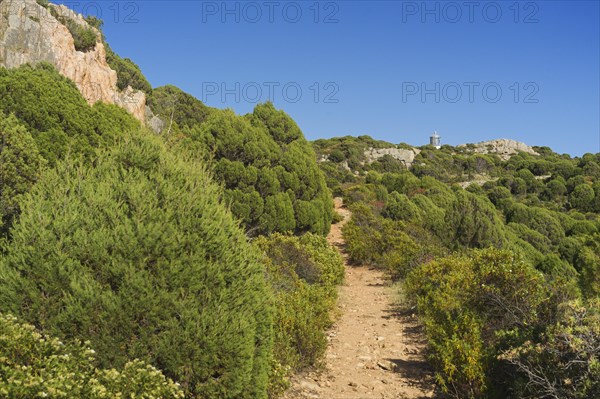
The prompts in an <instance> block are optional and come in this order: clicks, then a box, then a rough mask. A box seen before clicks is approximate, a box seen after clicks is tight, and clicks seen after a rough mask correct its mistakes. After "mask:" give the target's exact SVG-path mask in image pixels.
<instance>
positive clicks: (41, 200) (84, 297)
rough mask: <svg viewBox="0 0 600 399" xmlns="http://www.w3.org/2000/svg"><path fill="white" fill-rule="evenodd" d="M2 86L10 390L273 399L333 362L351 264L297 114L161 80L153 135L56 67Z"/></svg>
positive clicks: (19, 72) (3, 267) (3, 283)
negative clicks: (248, 106)
mask: <svg viewBox="0 0 600 399" xmlns="http://www.w3.org/2000/svg"><path fill="white" fill-rule="evenodd" d="M0 93H1V94H2V96H1V100H0V138H1V140H0V142H1V143H2V146H0V160H1V162H0V218H1V221H2V223H1V224H0V233H1V238H0V314H1V315H2V316H1V318H0V330H2V331H3V332H2V340H3V344H2V350H3V351H5V353H4V352H3V353H0V357H2V358H5V357H6V358H10V359H11V360H10V363H6V364H3V366H2V368H1V369H0V392H4V393H6V394H7V395H9V397H23V398H25V397H32V396H40V395H42V396H44V395H46V394H47V395H48V396H49V397H61V395H63V396H64V395H67V396H77V397H90V398H96V397H97V398H100V397H115V395H118V394H121V395H125V396H128V397H164V398H169V397H172V398H176V397H190V398H211V399H213V398H266V397H269V396H270V397H275V396H278V395H279V394H280V393H281V392H282V391H283V390H284V389H285V388H286V387H287V386H288V383H289V382H288V381H289V378H290V376H291V375H292V374H293V373H295V372H298V371H300V370H302V369H304V368H306V367H310V366H313V365H315V364H316V363H318V362H319V361H320V359H321V357H322V356H323V354H324V350H325V347H326V342H327V341H326V339H325V332H326V329H327V328H329V326H330V325H331V323H332V310H333V307H334V305H335V298H336V296H337V289H336V286H337V285H338V284H339V283H340V282H341V280H342V277H343V266H342V260H341V257H340V256H339V254H338V252H337V251H336V250H335V249H333V248H331V247H330V246H329V245H328V244H327V242H326V240H325V238H324V236H323V234H324V233H326V232H327V231H328V229H329V225H330V223H331V218H332V214H333V210H332V209H331V208H332V201H331V196H330V194H329V191H328V189H327V187H326V185H325V180H324V177H323V175H322V174H321V171H320V170H319V169H318V167H317V164H316V159H315V156H314V152H312V148H311V147H310V144H309V143H308V142H307V141H306V140H305V139H304V137H303V135H302V133H301V131H300V130H299V128H298V127H297V125H296V124H295V123H294V122H293V121H292V120H291V119H290V118H289V116H287V115H286V114H284V113H283V112H282V111H278V110H276V109H275V108H274V107H273V105H272V104H264V105H261V106H258V107H257V108H256V110H255V112H254V113H253V114H250V115H246V116H238V115H235V114H233V113H232V112H231V111H220V110H214V109H208V108H207V107H205V106H204V105H203V104H202V103H200V102H199V101H198V100H196V99H194V98H193V97H191V96H188V95H183V93H182V92H181V91H179V90H178V89H167V90H162V89H160V88H159V89H156V90H155V91H154V92H153V93H152V96H153V97H152V100H155V101H156V104H165V101H170V100H171V98H170V97H169V96H171V95H172V94H173V93H176V94H180V95H181V96H182V98H181V100H180V102H179V103H178V104H180V105H181V107H179V105H178V108H177V112H174V113H173V118H174V119H175V118H177V120H176V121H175V120H174V121H172V125H171V128H170V129H169V130H165V131H164V132H163V134H161V135H157V134H156V133H154V132H152V131H150V130H148V129H146V128H144V127H142V126H141V125H140V123H139V122H138V121H136V120H135V119H134V118H133V117H132V116H131V115H129V114H128V113H127V112H126V111H124V110H122V109H121V108H118V107H117V106H113V105H105V104H102V103H97V104H95V105H94V106H89V105H88V104H87V102H86V101H85V100H84V99H83V97H81V95H80V93H79V91H78V90H77V88H76V87H75V85H74V84H73V83H72V82H70V81H69V80H68V79H66V78H64V77H62V76H61V75H59V74H58V73H57V72H56V71H55V70H54V68H53V67H52V66H51V65H49V64H40V65H37V66H23V67H20V68H18V69H13V70H6V69H0ZM186 101H187V102H186ZM151 104H154V103H152V102H151ZM156 109H157V111H158V112H162V111H161V108H160V105H156ZM200 109H202V110H205V111H206V112H205V113H204V114H202V113H198V112H197V111H198V110H200ZM186 117H189V118H190V121H193V122H189V121H188V122H189V124H185V123H184V120H185V118H186ZM244 153H245V154H246V155H245V157H241V156H240V154H244ZM275 232H277V234H274V235H272V234H273V233H275ZM294 234H296V235H294ZM250 237H252V239H250ZM34 330H35V331H34ZM45 337H48V338H47V339H46V338H45ZM59 340H60V342H62V343H64V346H63V344H61V343H59ZM82 342H85V344H81V343H82ZM92 348H93V349H92ZM16 353H18V354H19V356H17V355H15V354H16ZM62 357H65V358H66V357H68V358H69V362H62V363H56V360H53V359H60V358H62ZM23 381H28V385H27V387H24V386H23V385H22V382H23ZM125 381H127V384H126V383H125Z"/></svg>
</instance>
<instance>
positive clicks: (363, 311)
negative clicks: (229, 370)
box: [285, 198, 434, 399]
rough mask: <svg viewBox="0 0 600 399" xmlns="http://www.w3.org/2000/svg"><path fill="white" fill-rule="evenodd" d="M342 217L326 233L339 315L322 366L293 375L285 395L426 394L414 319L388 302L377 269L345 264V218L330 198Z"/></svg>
mask: <svg viewBox="0 0 600 399" xmlns="http://www.w3.org/2000/svg"><path fill="white" fill-rule="evenodd" d="M335 208H336V210H337V211H338V212H339V213H340V214H342V215H343V216H344V221H342V222H340V223H338V224H335V225H333V226H332V228H331V233H330V234H329V236H328V237H327V239H328V241H329V242H330V243H331V244H333V245H335V246H336V247H338V248H339V249H340V252H341V253H342V256H343V257H344V263H345V267H346V280H345V283H344V285H343V286H342V287H341V290H340V298H339V308H340V314H341V315H340V317H339V319H338V320H337V321H336V323H335V325H334V327H333V328H332V330H331V331H330V332H329V346H328V348H327V353H326V359H325V362H326V366H325V370H324V371H322V372H320V373H317V372H309V373H307V374H305V375H302V376H298V377H296V378H295V379H294V381H293V385H292V388H290V390H289V391H288V392H287V393H286V395H285V397H286V399H301V398H302V399H304V398H318V399H368V398H378V399H401V398H410V399H414V398H432V397H434V392H433V386H434V384H433V381H432V377H431V373H430V371H429V369H428V367H427V364H426V362H425V359H424V354H423V353H424V348H425V344H424V342H423V336H422V333H421V332H420V330H419V327H418V325H417V323H416V320H415V319H414V318H413V317H411V316H410V315H406V314H404V313H403V312H402V311H401V310H400V309H398V308H397V307H396V306H394V297H395V294H394V292H393V290H392V288H391V287H389V286H388V284H387V283H388V281H387V280H386V278H385V276H384V274H383V273H381V272H380V271H378V270H374V269H370V268H368V267H366V266H349V265H348V262H347V255H346V254H345V252H344V239H343V237H342V233H341V228H342V226H343V225H344V223H345V222H346V221H347V220H348V218H349V217H350V212H349V211H348V210H347V209H345V208H343V207H342V201H341V199H339V198H336V199H335Z"/></svg>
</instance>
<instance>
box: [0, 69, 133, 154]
mask: <svg viewBox="0 0 600 399" xmlns="http://www.w3.org/2000/svg"><path fill="white" fill-rule="evenodd" d="M0 111H2V112H3V113H4V114H5V115H6V116H8V115H10V114H14V116H15V117H16V118H17V119H18V120H19V121H20V123H21V124H23V126H24V127H25V128H26V129H27V130H28V131H29V133H30V134H31V135H32V137H33V139H34V140H35V142H36V144H37V148H38V151H39V152H40V154H41V155H42V156H43V157H44V158H45V159H46V160H47V161H48V162H49V163H50V164H51V165H53V164H54V163H55V162H56V161H57V160H58V159H60V158H62V157H64V156H65V155H66V154H68V153H71V154H73V155H74V156H83V157H85V158H88V159H90V158H91V157H93V155H94V151H95V149H96V148H99V147H102V146H106V145H109V144H111V143H113V142H114V140H115V138H116V137H118V136H119V135H120V134H121V133H122V132H124V131H128V130H132V129H138V128H139V122H137V120H135V119H134V118H133V117H132V116H131V115H130V114H128V113H127V111H125V110H123V109H122V108H119V107H117V106H116V105H108V104H104V103H96V104H95V105H94V106H93V107H90V106H89V105H88V104H87V102H86V101H85V99H84V98H83V97H82V96H81V94H80V93H79V90H77V87H76V86H75V84H74V83H73V82H72V81H70V80H69V79H67V78H65V77H63V76H62V75H60V74H59V73H58V72H57V71H56V70H55V69H54V67H53V66H51V65H50V64H47V63H40V64H38V65H37V66H35V67H30V66H27V65H26V66H23V67H21V68H18V69H11V70H7V69H4V68H0Z"/></svg>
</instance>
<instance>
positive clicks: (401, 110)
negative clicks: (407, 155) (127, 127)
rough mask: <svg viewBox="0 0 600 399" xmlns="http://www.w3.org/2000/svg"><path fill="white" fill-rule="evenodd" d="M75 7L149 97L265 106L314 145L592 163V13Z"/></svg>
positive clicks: (438, 6) (349, 5)
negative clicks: (519, 145) (506, 151)
mask: <svg viewBox="0 0 600 399" xmlns="http://www.w3.org/2000/svg"><path fill="white" fill-rule="evenodd" d="M63 3H69V2H67V1H63ZM70 4H71V7H72V8H74V9H75V10H77V11H79V12H83V11H87V12H89V13H91V14H97V13H98V12H97V11H96V10H100V12H101V13H102V18H103V19H104V20H105V27H104V30H105V34H106V36H107V38H108V41H109V43H110V44H111V46H112V47H113V48H114V49H115V50H116V51H117V52H118V53H119V54H120V55H122V56H124V57H129V58H131V59H133V60H134V61H135V62H136V63H138V64H139V65H140V67H141V68H142V70H143V71H144V73H145V75H146V76H147V77H148V79H149V80H150V82H151V83H152V85H153V86H155V87H156V86H161V85H164V84H174V85H176V86H178V87H180V88H182V89H183V90H185V91H187V92H189V93H191V94H193V95H195V96H196V97H198V98H200V99H203V100H206V101H205V102H206V103H207V104H208V105H210V106H214V107H219V108H226V107H230V108H233V109H234V110H235V111H237V112H238V113H242V114H243V113H247V112H251V110H252V108H253V107H254V105H255V102H256V101H261V102H263V101H266V100H268V99H269V98H270V97H271V99H272V100H273V102H274V103H275V105H276V106H277V107H278V108H283V109H284V110H285V111H286V112H288V113H289V114H290V115H291V116H292V117H293V118H294V119H295V120H296V121H297V122H298V124H299V125H300V127H301V128H302V130H303V131H304V134H305V135H306V136H307V138H309V139H316V138H321V137H333V136H341V135H347V134H350V135H362V134H368V135H371V136H373V137H375V138H379V139H383V140H387V141H391V142H394V143H399V142H408V143H410V144H415V145H420V144H424V143H425V142H426V141H427V140H428V136H429V134H430V133H431V132H432V131H434V130H437V131H438V132H439V133H440V134H441V136H442V140H443V142H444V143H448V144H453V145H454V144H460V143H464V142H477V141H482V140H488V139H493V138H512V139H516V140H520V141H524V142H527V143H529V144H531V145H548V146H550V147H552V148H553V149H554V150H555V151H558V152H566V153H570V154H573V155H581V154H583V153H585V152H599V151H600V115H599V113H600V101H599V92H600V79H599V78H600V76H599V75H600V50H599V37H600V28H599V19H600V10H599V2H598V1H535V2H527V1H524V2H518V3H517V2H515V1H497V2H487V1H472V2H470V3H469V2H465V1H457V2H448V1H442V2H436V1H428V2H422V1H417V2H412V1H331V2H329V1H320V2H315V1H296V2H288V1H256V2H252V1H250V2H249V1H243V2H235V1H228V2H222V1H216V2H211V1H119V2H117V1H114V0H108V1H96V2H91V1H82V0H80V1H78V2H77V4H75V3H74V2H71V3H70ZM298 12H300V13H301V15H299V14H298ZM315 83H316V85H315ZM257 88H260V90H261V92H260V93H259V92H258V90H257ZM284 88H285V90H284ZM223 89H225V90H227V92H223ZM298 89H300V90H301V91H302V96H301V97H299V96H298V94H297V93H298ZM424 90H425V92H424ZM498 90H501V97H499V96H498ZM223 96H224V98H223ZM236 97H238V98H236ZM436 97H437V98H436ZM223 100H224V101H223Z"/></svg>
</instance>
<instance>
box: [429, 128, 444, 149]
mask: <svg viewBox="0 0 600 399" xmlns="http://www.w3.org/2000/svg"><path fill="white" fill-rule="evenodd" d="M429 144H431V145H432V146H434V147H435V148H437V149H438V150H439V149H440V148H442V138H441V137H440V135H439V134H438V132H433V134H432V135H431V137H429Z"/></svg>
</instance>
